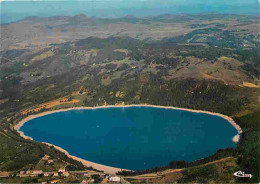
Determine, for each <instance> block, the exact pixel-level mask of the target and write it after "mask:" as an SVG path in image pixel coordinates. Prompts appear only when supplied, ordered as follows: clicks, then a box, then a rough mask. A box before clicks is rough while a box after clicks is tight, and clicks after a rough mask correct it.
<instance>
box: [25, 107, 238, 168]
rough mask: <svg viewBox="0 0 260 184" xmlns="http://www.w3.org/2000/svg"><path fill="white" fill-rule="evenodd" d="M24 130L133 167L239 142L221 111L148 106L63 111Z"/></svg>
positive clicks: (100, 159)
mask: <svg viewBox="0 0 260 184" xmlns="http://www.w3.org/2000/svg"><path fill="white" fill-rule="evenodd" d="M20 130H21V131H23V132H24V133H25V135H27V136H30V137H32V138H33V139H34V140H36V141H41V142H48V143H51V144H54V145H57V146H59V147H62V148H64V149H65V150H67V151H68V152H69V153H70V154H71V155H74V156H77V157H80V158H83V159H86V160H89V161H92V162H96V163H99V164H104V165H108V166H113V167H118V168H123V169H131V170H143V169H147V168H151V167H156V166H164V165H167V164H169V162H170V161H174V160H185V161H194V160H197V159H200V158H203V157H206V156H209V155H211V154H214V153H215V152H216V151H217V150H218V149H220V148H227V147H235V146H236V143H234V142H233V141H232V138H233V137H234V136H235V135H236V134H237V130H236V129H235V128H234V127H233V126H232V125H231V124H230V123H229V122H228V121H227V120H225V119H223V118H222V117H219V116H215V115H210V114H206V113H195V112H190V111H184V110H175V109H166V108H158V107H143V106H142V107H141V106H140V107H116V108H98V109H86V110H85V109H84V110H70V111H65V112H58V113H53V114H49V115H46V116H42V117H38V118H35V119H32V120H30V121H28V122H27V123H25V124H24V125H23V126H22V127H21V129H20Z"/></svg>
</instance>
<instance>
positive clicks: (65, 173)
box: [62, 171, 70, 177]
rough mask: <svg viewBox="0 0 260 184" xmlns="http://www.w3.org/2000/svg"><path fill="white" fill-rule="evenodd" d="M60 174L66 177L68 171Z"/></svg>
mask: <svg viewBox="0 0 260 184" xmlns="http://www.w3.org/2000/svg"><path fill="white" fill-rule="evenodd" d="M62 175H63V176H65V177H68V176H69V175H70V174H69V172H68V171H65V172H63V173H62Z"/></svg>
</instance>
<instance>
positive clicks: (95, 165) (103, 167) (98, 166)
mask: <svg viewBox="0 0 260 184" xmlns="http://www.w3.org/2000/svg"><path fill="white" fill-rule="evenodd" d="M127 107H155V108H164V109H173V110H182V111H189V112H195V113H204V114H210V115H214V116H219V117H221V118H223V119H225V120H227V121H228V122H229V123H230V124H231V125H232V126H233V127H234V128H235V129H236V130H237V132H238V133H237V135H235V136H234V137H233V141H234V142H236V143H237V142H238V141H239V138H240V134H241V133H243V131H242V129H241V128H240V126H239V125H238V124H236V122H235V121H234V120H233V119H232V118H231V117H229V116H226V115H224V114H220V113H214V112H209V111H203V110H193V109H187V108H179V107H172V106H159V105H149V104H139V105H104V106H97V107H71V108H66V109H58V110H50V111H46V112H42V113H39V114H35V115H29V116H28V117H26V118H24V119H22V120H21V121H19V122H18V123H17V124H15V125H14V126H13V128H14V129H15V130H16V131H17V132H18V133H19V134H20V136H21V137H23V138H25V139H29V140H33V138H32V137H29V136H27V135H25V134H24V132H22V131H21V130H20V128H21V127H22V126H23V125H24V124H25V123H26V122H28V121H30V120H32V119H35V118H38V117H42V116H46V115H49V114H54V113H59V112H66V111H70V110H88V109H89V110H95V109H104V108H127ZM42 143H43V144H46V145H48V146H54V147H55V149H57V150H59V151H61V152H63V153H65V154H66V155H67V156H68V157H69V158H72V159H74V160H77V161H79V162H81V163H82V164H83V165H84V166H86V167H93V168H94V169H97V170H101V171H104V172H105V173H109V174H116V173H117V172H118V171H122V170H126V169H121V168H116V167H110V166H106V165H102V164H98V163H94V162H91V161H88V160H85V159H82V158H79V157H76V156H73V155H70V154H69V152H68V151H66V150H65V149H63V148H61V147H59V146H56V145H53V144H50V143H46V142H42Z"/></svg>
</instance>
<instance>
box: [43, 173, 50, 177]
mask: <svg viewBox="0 0 260 184" xmlns="http://www.w3.org/2000/svg"><path fill="white" fill-rule="evenodd" d="M43 176H45V177H48V176H52V172H44V173H43Z"/></svg>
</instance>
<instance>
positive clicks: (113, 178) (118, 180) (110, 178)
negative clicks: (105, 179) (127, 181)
mask: <svg viewBox="0 0 260 184" xmlns="http://www.w3.org/2000/svg"><path fill="white" fill-rule="evenodd" d="M109 181H112V182H120V181H121V178H120V177H118V176H111V177H109Z"/></svg>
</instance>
